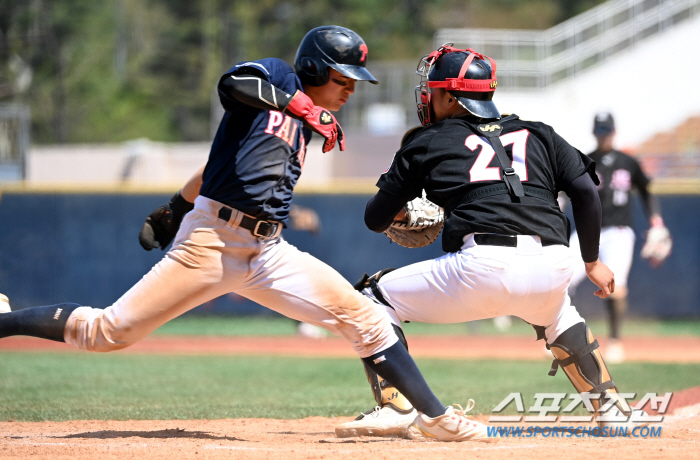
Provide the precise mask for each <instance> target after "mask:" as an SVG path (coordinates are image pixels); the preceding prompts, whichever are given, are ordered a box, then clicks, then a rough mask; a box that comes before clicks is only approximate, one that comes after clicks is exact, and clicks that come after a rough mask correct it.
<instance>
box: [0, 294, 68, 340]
mask: <svg viewBox="0 0 700 460" xmlns="http://www.w3.org/2000/svg"><path fill="white" fill-rule="evenodd" d="M78 307H80V305H78V304H75V303H61V304H58V305H49V306H46V307H33V308H24V309H22V310H17V311H13V312H9V313H3V314H2V315H0V338H3V337H10V336H13V335H28V336H31V337H38V338H40V339H48V340H54V341H56V342H65V340H64V338H63V332H64V329H65V327H66V322H67V321H68V317H69V316H70V315H71V313H73V310H75V309H76V308H78Z"/></svg>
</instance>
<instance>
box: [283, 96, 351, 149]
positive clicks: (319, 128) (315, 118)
mask: <svg viewBox="0 0 700 460" xmlns="http://www.w3.org/2000/svg"><path fill="white" fill-rule="evenodd" d="M284 110H285V111H286V112H288V113H289V114H290V115H292V116H293V117H294V118H297V119H298V120H302V121H303V122H304V124H306V126H308V127H309V128H310V129H311V130H312V131H314V132H316V133H318V134H320V135H321V136H323V137H324V138H325V139H326V140H325V142H324V143H323V153H326V152H329V151H331V150H333V147H335V144H336V142H339V143H340V150H345V136H344V135H343V130H342V128H341V127H340V124H339V123H338V121H337V120H336V119H335V117H334V116H333V115H332V114H331V113H330V112H329V111H328V110H326V109H324V108H323V107H319V106H317V105H314V103H313V101H312V100H311V98H310V97H309V96H307V95H306V94H304V93H302V92H301V91H297V92H296V93H295V94H294V96H292V99H291V100H290V101H289V103H288V104H287V107H286V108H285V109H284Z"/></svg>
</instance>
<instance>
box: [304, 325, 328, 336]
mask: <svg viewBox="0 0 700 460" xmlns="http://www.w3.org/2000/svg"><path fill="white" fill-rule="evenodd" d="M297 334H299V335H300V336H302V337H307V338H309V339H325V338H326V337H328V333H327V332H326V330H325V329H324V328H322V327H318V326H314V325H313V324H309V323H299V325H298V326H297Z"/></svg>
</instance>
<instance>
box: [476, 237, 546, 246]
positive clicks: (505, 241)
mask: <svg viewBox="0 0 700 460" xmlns="http://www.w3.org/2000/svg"><path fill="white" fill-rule="evenodd" d="M474 242H475V243H476V244H478V245H485V246H505V247H508V248H517V247H518V237H517V236H515V235H496V234H494V233H477V234H476V235H474ZM553 244H556V243H548V242H546V241H543V242H542V246H551V245H553Z"/></svg>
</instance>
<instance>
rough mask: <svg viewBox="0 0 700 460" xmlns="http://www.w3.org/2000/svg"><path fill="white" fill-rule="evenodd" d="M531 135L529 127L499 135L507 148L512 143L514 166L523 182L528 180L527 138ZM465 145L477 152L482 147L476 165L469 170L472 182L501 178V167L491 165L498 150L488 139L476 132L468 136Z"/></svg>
mask: <svg viewBox="0 0 700 460" xmlns="http://www.w3.org/2000/svg"><path fill="white" fill-rule="evenodd" d="M529 136H530V132H529V131H528V130H527V129H521V130H520V131H514V132H512V133H508V134H504V135H502V136H499V139H500V140H501V144H503V147H504V148H505V147H506V146H508V145H512V146H513V147H512V152H513V164H512V167H513V169H514V170H515V173H516V174H517V175H518V177H520V181H521V182H526V181H527V180H528V178H527V139H528V137H529ZM464 145H465V146H466V147H467V148H468V149H469V150H471V151H472V152H475V151H476V150H477V149H479V148H481V151H480V152H479V155H477V157H476V160H475V161H474V165H472V167H471V169H470V170H469V180H470V181H471V182H481V181H493V180H501V168H499V167H497V166H489V165H490V164H491V161H493V157H494V156H495V155H496V151H495V150H494V149H493V147H491V144H489V143H488V142H487V141H486V139H484V138H483V137H479V136H477V135H476V134H472V135H471V136H469V137H467V139H466V140H465V141H464Z"/></svg>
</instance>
